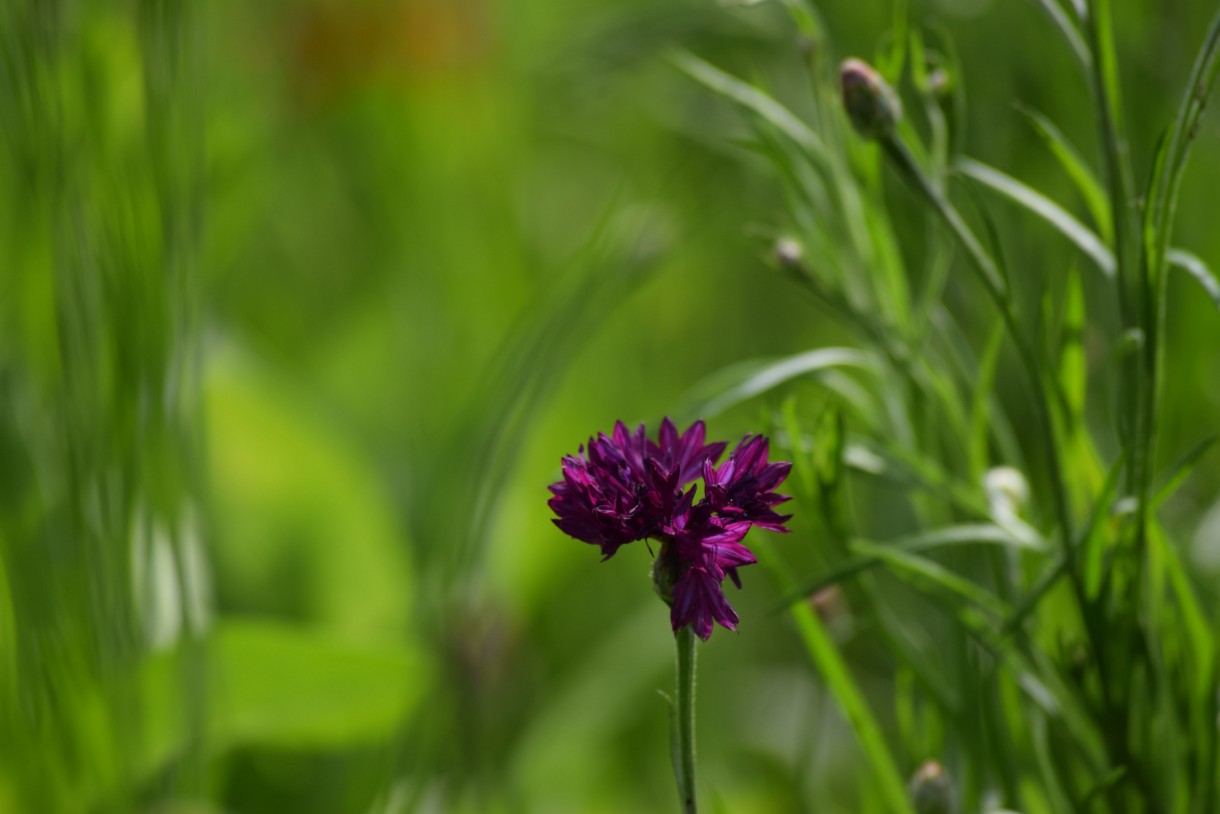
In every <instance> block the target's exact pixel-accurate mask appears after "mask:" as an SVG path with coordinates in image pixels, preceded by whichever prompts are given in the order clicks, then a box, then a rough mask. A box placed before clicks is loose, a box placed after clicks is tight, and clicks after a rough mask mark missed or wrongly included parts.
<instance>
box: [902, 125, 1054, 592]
mask: <svg viewBox="0 0 1220 814" xmlns="http://www.w3.org/2000/svg"><path fill="white" fill-rule="evenodd" d="M881 145H882V147H883V148H884V149H885V151H886V153H887V154H888V155H889V157H890V159H891V160H892V161H893V162H894V163H895V165H896V166H897V167H898V169H899V170H901V171H902V173H903V174H904V175H905V176H906V177H907V178H908V179H909V180H910V181H911V182H912V183H913V184H914V186H915V188H916V190H917V191H919V192H920V193H922V194H923V196H924V197H925V198H926V199H927V200H928V202H929V203H931V204H932V207H933V209H935V210H936V212H937V214H939V215H940V217H941V219H942V220H944V222H945V224H946V225H947V226H948V227H949V229H950V230H951V231H952V232H953V234H954V236H955V237H956V238H957V240H958V242H959V243H961V245H962V247H963V248H964V249H965V250H966V255H967V257H968V258H969V259H970V264H971V268H973V269H974V270H975V272H976V273H977V274H978V277H979V280H980V281H981V282H982V283H983V287H984V288H986V289H987V293H988V294H989V295H990V296H991V298H992V300H994V301H995V304H996V307H997V308H998V309H999V311H1000V316H1001V317H1002V318H1003V320H1004V325H1005V327H1006V328H1007V330H1008V334H1009V336H1010V337H1011V338H1012V341H1013V344H1014V346H1015V347H1016V349H1017V355H1018V356H1019V357H1020V359H1021V362H1022V365H1023V366H1024V367H1025V370H1026V373H1027V374H1028V375H1029V379H1030V385H1031V387H1032V388H1033V390H1034V395H1035V398H1034V402H1035V410H1036V415H1037V417H1038V421H1039V423H1040V424H1041V425H1042V426H1041V427H1040V428H1039V429H1040V430H1041V432H1040V433H1039V435H1041V436H1042V438H1043V439H1045V441H1046V458H1047V464H1048V468H1049V469H1050V477H1051V485H1052V489H1051V492H1052V495H1051V499H1052V501H1053V502H1054V505H1055V515H1056V520H1057V521H1058V522H1059V527H1060V530H1061V532H1062V534H1063V540H1064V554H1065V556H1066V557H1067V560H1068V568H1069V570H1070V571H1072V572H1074V573H1078V572H1077V569H1076V567H1075V562H1076V559H1075V557H1076V552H1075V550H1074V548H1073V546H1072V516H1071V511H1070V509H1069V508H1068V500H1067V487H1066V486H1065V484H1064V482H1063V468H1062V465H1061V463H1060V460H1059V444H1058V442H1057V439H1056V437H1055V423H1054V419H1053V417H1052V415H1051V409H1052V408H1051V394H1050V392H1049V391H1048V390H1047V387H1046V381H1045V379H1043V377H1042V369H1041V365H1039V363H1038V354H1037V351H1035V350H1034V347H1033V345H1032V344H1030V342H1029V341H1028V340H1027V339H1026V337H1025V335H1024V334H1023V333H1022V332H1021V329H1020V323H1019V320H1018V319H1017V313H1016V308H1015V306H1014V304H1013V302H1012V296H1011V294H1010V293H1009V290H1008V283H1007V281H1006V280H1005V278H1004V276H1003V274H1001V272H1000V269H999V267H998V266H997V265H996V262H995V260H993V259H992V258H991V255H989V254H988V253H987V251H986V250H985V249H984V248H983V245H982V243H980V242H979V239H978V238H977V237H975V235H974V233H973V232H972V231H970V227H969V226H967V225H966V222H965V221H964V220H963V219H962V216H961V215H960V214H958V211H957V210H956V209H955V208H954V207H953V204H951V203H949V201H948V199H946V198H945V196H944V195H943V194H942V193H941V192H940V190H938V189H937V188H936V186H935V185H934V184H933V183H932V181H931V179H930V178H928V176H927V174H926V173H924V171H923V169H922V168H921V167H920V166H919V163H918V162H917V161H916V160H915V157H914V156H913V155H911V151H910V149H909V148H908V147H907V145H906V143H905V142H903V141H902V139H901V138H900V137H898V136H896V135H892V134H891V135H888V136H885V137H884V138H883V139H882V140H881Z"/></svg>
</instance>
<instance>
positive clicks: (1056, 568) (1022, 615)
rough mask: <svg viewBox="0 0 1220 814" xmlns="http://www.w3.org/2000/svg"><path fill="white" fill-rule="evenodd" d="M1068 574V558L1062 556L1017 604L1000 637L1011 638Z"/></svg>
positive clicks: (1005, 622)
mask: <svg viewBox="0 0 1220 814" xmlns="http://www.w3.org/2000/svg"><path fill="white" fill-rule="evenodd" d="M1066 573H1067V557H1066V556H1064V555H1063V554H1060V555H1059V557H1058V558H1056V559H1055V561H1054V562H1052V563H1051V564H1050V565H1048V566H1047V567H1046V569H1045V570H1044V571H1043V572H1042V573H1041V574H1040V575H1039V576H1038V579H1037V581H1036V582H1034V586H1033V587H1032V588H1030V589H1029V592H1028V593H1026V594H1025V596H1023V597H1021V600H1020V601H1019V602H1017V605H1016V607H1015V608H1013V611H1012V615H1011V616H1009V617H1008V618H1007V619H1006V620H1005V621H1004V625H1003V626H1002V627H1001V628H1000V636H1001V637H1002V638H1008V637H1009V636H1011V635H1012V634H1013V633H1014V632H1015V631H1016V630H1017V629H1018V628H1019V627H1021V625H1022V624H1023V623H1024V622H1025V620H1026V619H1027V618H1028V617H1029V615H1030V614H1031V613H1033V612H1034V610H1036V609H1037V607H1038V603H1039V602H1041V601H1042V597H1044V596H1046V594H1047V592H1048V591H1050V589H1051V588H1053V587H1054V586H1055V583H1056V582H1058V581H1059V578H1060V577H1062V576H1063V575H1064V574H1066Z"/></svg>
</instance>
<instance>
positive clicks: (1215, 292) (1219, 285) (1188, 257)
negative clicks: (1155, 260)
mask: <svg viewBox="0 0 1220 814" xmlns="http://www.w3.org/2000/svg"><path fill="white" fill-rule="evenodd" d="M1166 259H1167V260H1168V261H1169V264H1170V265H1171V266H1175V267H1177V268H1180V269H1182V271H1184V272H1186V273H1187V274H1189V275H1190V276H1191V277H1193V278H1194V279H1195V282H1197V283H1198V284H1199V285H1201V286H1203V290H1204V291H1205V292H1207V296H1208V297H1210V298H1211V301H1212V302H1214V303H1215V304H1216V307H1217V308H1220V279H1217V278H1216V275H1215V273H1213V272H1212V270H1211V269H1210V268H1208V267H1207V263H1205V262H1203V259H1202V258H1200V257H1199V256H1198V255H1194V254H1191V253H1190V252H1187V251H1183V250H1182V249H1170V250H1169V254H1168V255H1167V257H1166Z"/></svg>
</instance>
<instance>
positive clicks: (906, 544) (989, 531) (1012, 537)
mask: <svg viewBox="0 0 1220 814" xmlns="http://www.w3.org/2000/svg"><path fill="white" fill-rule="evenodd" d="M860 544H861V545H866V546H867V545H877V544H873V543H863V542H862V543H860ZM976 544H982V545H999V546H1005V547H1009V548H1021V549H1026V550H1032V551H1044V550H1045V544H1044V543H1034V542H1031V541H1029V540H1027V539H1025V538H1023V537H1019V536H1018V535H1016V534H1013V533H1012V532H1011V531H1008V530H1007V529H1004V528H1002V527H1000V526H996V525H990V524H982V523H981V524H978V525H963V526H949V527H947V528H943V529H937V530H936V531H929V532H924V533H921V534H913V535H910V536H908V537H900V538H898V539H897V540H893V541H890V542H888V543H885V544H883V545H879V546H877V547H880V548H884V549H885V550H886V551H899V552H906V553H911V554H915V553H920V552H924V551H932V550H935V549H938V548H944V547H946V546H959V545H976ZM854 545H855V544H853V546H854ZM883 562H884V559H883V558H881V557H878V556H875V555H870V554H862V555H861V556H858V557H854V558H852V559H850V560H848V561H847V562H845V563H843V564H842V565H840V566H839V567H838V568H835V569H834V570H832V571H830V572H829V573H826V574H823V575H821V576H818V577H814V578H812V579H808V580H806V581H804V582H802V583H799V584H798V586H797V587H796V588H795V589H794V591H793V592H792V593H791V594H790V595H788V596H785V597H784V598H783V600H782V601H781V603H780V605H779V606H780V607H787V606H788V605H791V604H792V603H794V602H799V601H801V600H803V599H805V598H806V597H809V596H811V595H813V594H815V593H817V592H818V591H820V590H822V589H823V588H827V587H829V586H831V585H835V584H837V583H839V582H842V581H843V580H845V579H848V578H850V577H854V576H856V575H857V574H861V573H863V572H865V571H867V570H869V569H870V568H873V567H874V566H877V565H880V564H882V563H883Z"/></svg>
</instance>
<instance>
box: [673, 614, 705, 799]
mask: <svg viewBox="0 0 1220 814" xmlns="http://www.w3.org/2000/svg"><path fill="white" fill-rule="evenodd" d="M674 643H675V645H676V646H677V654H678V659H677V661H678V670H677V673H678V675H677V686H676V687H675V688H674V700H673V706H672V709H671V711H670V733H669V746H670V753H671V756H672V758H673V763H674V779H675V780H676V781H677V783H678V801H679V803H680V804H681V806H682V814H695V812H696V811H698V806H696V804H695V646H696V645H697V644H698V641H697V639H696V638H695V632H694V631H693V630H691V629H690V625H687V626H685V627H683V628H682V629H681V630H679V631H678V632H677V634H675V636H674Z"/></svg>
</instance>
